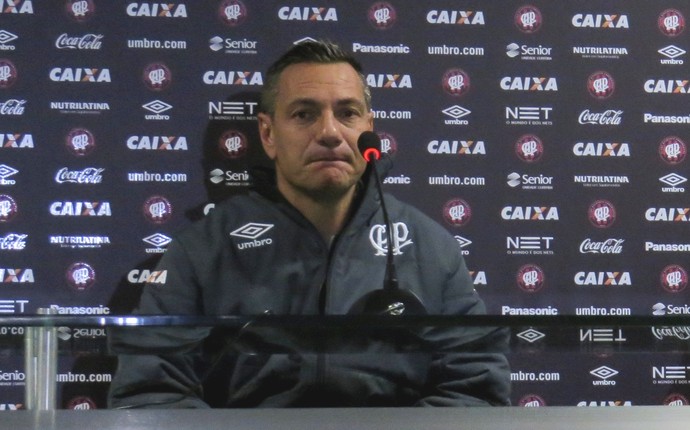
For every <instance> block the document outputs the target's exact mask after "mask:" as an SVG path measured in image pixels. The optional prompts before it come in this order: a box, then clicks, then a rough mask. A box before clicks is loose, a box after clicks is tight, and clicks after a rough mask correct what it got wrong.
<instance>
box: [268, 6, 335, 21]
mask: <svg viewBox="0 0 690 430" xmlns="http://www.w3.org/2000/svg"><path fill="white" fill-rule="evenodd" d="M278 18H280V19H281V20H283V21H338V11H337V10H336V8H334V7H329V8H325V7H290V6H283V7H281V8H280V9H278Z"/></svg>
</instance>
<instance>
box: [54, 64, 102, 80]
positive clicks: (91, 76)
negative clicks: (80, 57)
mask: <svg viewBox="0 0 690 430" xmlns="http://www.w3.org/2000/svg"><path fill="white" fill-rule="evenodd" d="M49 77H50V80H51V81H53V82H92V83H101V82H108V83H109V82H112V80H111V78H110V69H91V68H80V67H64V68H63V67H54V68H52V69H51V70H50V73H49Z"/></svg>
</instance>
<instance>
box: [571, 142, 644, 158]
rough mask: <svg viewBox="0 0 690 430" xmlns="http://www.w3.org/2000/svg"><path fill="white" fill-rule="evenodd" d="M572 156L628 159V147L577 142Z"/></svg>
mask: <svg viewBox="0 0 690 430" xmlns="http://www.w3.org/2000/svg"><path fill="white" fill-rule="evenodd" d="M573 154H575V155H576V156H578V157H630V145H629V144H627V143H616V142H577V143H576V144H575V145H573Z"/></svg>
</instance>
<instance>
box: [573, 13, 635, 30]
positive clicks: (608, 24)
mask: <svg viewBox="0 0 690 430" xmlns="http://www.w3.org/2000/svg"><path fill="white" fill-rule="evenodd" d="M571 22H572V24H573V27H576V28H606V29H611V28H613V29H616V28H630V24H628V15H625V14H610V15H609V14H601V13H597V14H593V13H576V14H575V15H573V19H572V20H571Z"/></svg>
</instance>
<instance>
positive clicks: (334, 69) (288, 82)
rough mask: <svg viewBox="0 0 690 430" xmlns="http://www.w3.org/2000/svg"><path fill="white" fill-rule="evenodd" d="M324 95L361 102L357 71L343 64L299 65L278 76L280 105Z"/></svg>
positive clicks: (292, 66)
mask: <svg viewBox="0 0 690 430" xmlns="http://www.w3.org/2000/svg"><path fill="white" fill-rule="evenodd" d="M328 94H330V95H334V96H338V97H339V98H342V99H343V100H346V99H347V100H349V101H352V100H358V101H361V102H363V101H364V86H363V83H362V81H361V79H360V77H359V74H358V73H357V71H356V70H355V69H354V68H352V66H350V65H349V64H347V63H329V64H321V63H299V64H293V65H290V66H288V67H286V68H285V70H283V73H282V74H281V76H280V81H279V85H278V98H283V101H284V102H288V103H290V102H292V101H293V100H298V99H304V100H307V99H309V98H310V97H319V96H326V95H328ZM281 96H282V97H281ZM286 98H287V99H288V100H285V99H286Z"/></svg>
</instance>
